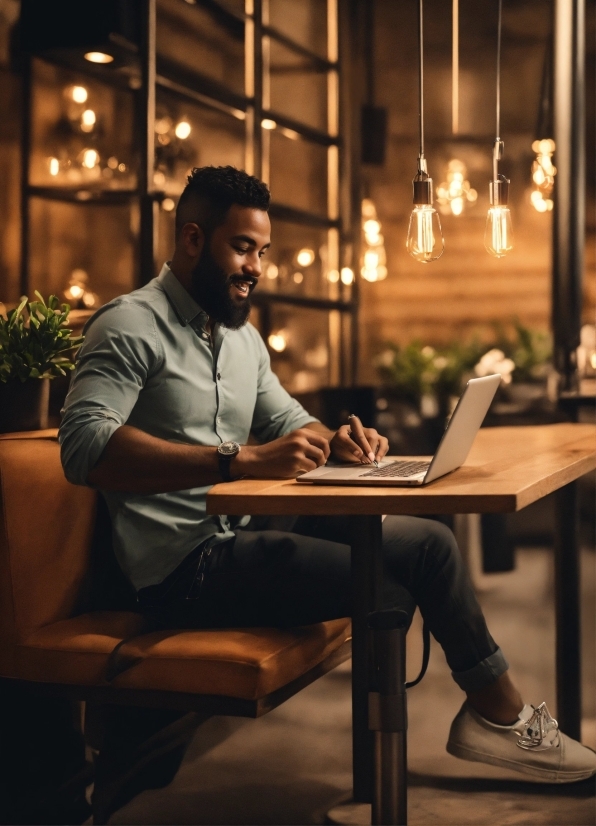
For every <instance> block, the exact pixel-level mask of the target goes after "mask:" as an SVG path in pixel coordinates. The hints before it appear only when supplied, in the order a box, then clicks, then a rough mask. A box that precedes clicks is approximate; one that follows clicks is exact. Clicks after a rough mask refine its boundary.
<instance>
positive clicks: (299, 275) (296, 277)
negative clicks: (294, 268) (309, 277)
mask: <svg viewBox="0 0 596 826" xmlns="http://www.w3.org/2000/svg"><path fill="white" fill-rule="evenodd" d="M292 278H293V280H294V283H295V284H302V282H303V281H304V276H303V275H302V273H301V272H295V273H294V275H293V276H292Z"/></svg>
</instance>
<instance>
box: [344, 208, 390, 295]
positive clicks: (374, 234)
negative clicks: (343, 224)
mask: <svg viewBox="0 0 596 826" xmlns="http://www.w3.org/2000/svg"><path fill="white" fill-rule="evenodd" d="M362 234H363V235H364V239H363V244H362V267H361V269H360V274H361V275H362V277H363V278H364V279H365V281H371V282H374V281H382V280H383V279H384V278H387V267H386V266H385V239H384V238H383V235H382V233H381V223H380V221H379V219H378V218H377V210H376V208H375V205H374V203H373V202H372V200H371V199H370V198H365V199H364V200H363V201H362ZM344 269H349V268H348V267H346V268H344ZM349 271H350V272H351V273H352V280H353V277H354V275H353V271H352V270H349ZM343 272H344V271H343V270H342V281H343V283H344V284H351V283H352V281H344V276H343ZM346 277H347V276H346Z"/></svg>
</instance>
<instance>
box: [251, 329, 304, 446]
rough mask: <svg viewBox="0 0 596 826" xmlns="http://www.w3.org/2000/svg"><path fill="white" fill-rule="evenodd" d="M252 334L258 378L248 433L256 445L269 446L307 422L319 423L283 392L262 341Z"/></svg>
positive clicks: (257, 335)
mask: <svg viewBox="0 0 596 826" xmlns="http://www.w3.org/2000/svg"><path fill="white" fill-rule="evenodd" d="M254 334H255V339H256V341H257V347H258V349H259V374H258V385H257V401H256V404H255V410H254V414H253V420H252V427H251V430H252V432H253V433H254V435H255V436H256V437H257V439H259V441H261V442H271V441H272V440H273V439H278V438H279V437H280V436H285V434H286V433H291V432H292V430H297V429H298V428H299V427H304V426H305V425H306V424H308V423H309V422H318V419H316V418H315V417H314V416H311V415H310V413H308V412H307V411H306V410H305V409H304V408H303V407H302V405H301V404H300V403H299V402H297V401H296V399H293V398H292V396H290V394H289V393H288V392H287V391H286V390H284V388H283V387H282V386H281V384H280V383H279V379H278V378H277V376H276V375H275V373H274V372H273V370H272V369H271V360H270V358H269V353H268V352H267V348H266V347H265V344H264V342H263V339H262V338H261V336H260V335H259V333H258V332H257V331H256V330H255V331H254Z"/></svg>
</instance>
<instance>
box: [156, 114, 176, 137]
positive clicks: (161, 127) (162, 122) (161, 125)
mask: <svg viewBox="0 0 596 826" xmlns="http://www.w3.org/2000/svg"><path fill="white" fill-rule="evenodd" d="M171 128H172V119H171V118H168V117H165V118H158V119H157V120H156V121H155V131H156V133H157V134H158V135H165V134H166V133H167V132H169V131H170V129H171Z"/></svg>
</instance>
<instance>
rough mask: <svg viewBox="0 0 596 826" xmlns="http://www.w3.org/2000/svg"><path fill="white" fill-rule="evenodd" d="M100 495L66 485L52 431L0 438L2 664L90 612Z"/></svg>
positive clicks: (0, 626)
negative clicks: (39, 634) (29, 642)
mask: <svg viewBox="0 0 596 826" xmlns="http://www.w3.org/2000/svg"><path fill="white" fill-rule="evenodd" d="M96 498H97V495H96V493H95V492H94V491H93V490H91V489H88V488H83V487H77V486H75V485H71V484H70V483H69V482H67V481H66V479H65V477H64V473H63V471H62V466H61V464H60V447H59V445H58V441H57V439H56V432H55V431H39V432H31V433H19V434H4V435H2V436H0V659H2V658H6V657H9V658H10V651H11V648H12V646H13V645H14V644H15V643H18V642H20V641H21V640H23V639H25V638H26V637H27V635H28V634H30V633H31V631H34V630H35V629H37V628H40V627H42V626H45V625H48V624H50V623H53V622H57V621H58V620H61V619H67V618H69V617H72V616H73V615H75V614H78V613H80V612H81V611H84V610H86V608H87V605H86V604H85V603H86V601H87V599H88V598H87V586H88V572H89V565H90V555H91V538H92V534H93V526H94V517H95V509H96Z"/></svg>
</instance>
